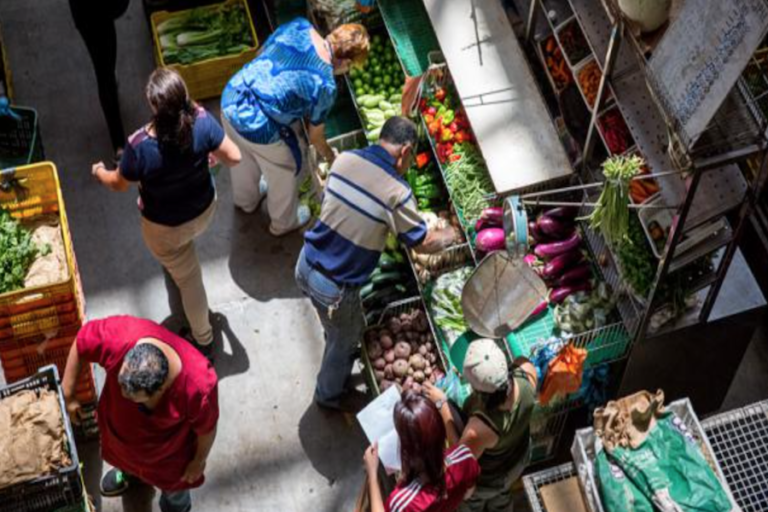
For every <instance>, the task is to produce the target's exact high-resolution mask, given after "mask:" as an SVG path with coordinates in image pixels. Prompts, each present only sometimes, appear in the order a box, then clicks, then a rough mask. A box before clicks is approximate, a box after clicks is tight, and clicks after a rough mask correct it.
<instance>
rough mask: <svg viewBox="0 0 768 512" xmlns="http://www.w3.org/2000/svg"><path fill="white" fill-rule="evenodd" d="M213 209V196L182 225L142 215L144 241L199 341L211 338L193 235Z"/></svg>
mask: <svg viewBox="0 0 768 512" xmlns="http://www.w3.org/2000/svg"><path fill="white" fill-rule="evenodd" d="M215 211H216V200H215V199H214V201H213V202H212V203H211V205H210V206H209V207H208V209H207V210H205V211H204V212H203V213H202V214H201V215H200V216H198V217H197V218H195V219H192V220H191V221H189V222H186V223H184V224H182V225H181V226H164V225H162V224H156V223H154V222H152V221H149V220H147V219H145V218H144V217H142V218H141V234H142V235H143V236H144V243H146V244H147V248H148V249H149V251H150V252H151V253H152V255H153V256H154V257H155V258H156V259H157V261H159V262H160V264H161V265H162V266H163V267H165V269H166V270H167V271H168V273H169V274H170V275H171V277H172V278H173V281H174V282H175V283H176V286H178V287H179V292H180V293H181V302H182V304H183V305H184V314H185V315H186V316H187V321H188V322H189V325H190V327H191V328H192V336H194V338H195V340H196V341H197V342H198V343H200V344H201V345H207V344H208V343H210V342H211V341H213V329H212V328H211V322H210V319H209V318H208V297H207V296H206V294H205V287H204V286H203V271H202V269H201V268H200V261H198V259H197V252H196V251H195V238H197V237H199V236H200V235H202V234H203V233H204V232H205V230H206V229H207V228H208V225H209V224H210V223H211V220H212V219H213V214H214V212H215Z"/></svg>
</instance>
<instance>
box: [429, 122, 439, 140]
mask: <svg viewBox="0 0 768 512" xmlns="http://www.w3.org/2000/svg"><path fill="white" fill-rule="evenodd" d="M427 129H428V130H429V134H430V135H431V136H432V137H436V136H437V133H438V131H439V130H440V121H438V120H434V121H432V122H431V123H429V126H427Z"/></svg>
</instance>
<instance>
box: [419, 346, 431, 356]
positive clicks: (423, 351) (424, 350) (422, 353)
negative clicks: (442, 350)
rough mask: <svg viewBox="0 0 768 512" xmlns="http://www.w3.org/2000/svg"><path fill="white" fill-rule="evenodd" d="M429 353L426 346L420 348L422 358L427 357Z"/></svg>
mask: <svg viewBox="0 0 768 512" xmlns="http://www.w3.org/2000/svg"><path fill="white" fill-rule="evenodd" d="M427 352H429V350H427V346H426V345H420V346H419V354H421V355H422V357H423V356H426V355H427Z"/></svg>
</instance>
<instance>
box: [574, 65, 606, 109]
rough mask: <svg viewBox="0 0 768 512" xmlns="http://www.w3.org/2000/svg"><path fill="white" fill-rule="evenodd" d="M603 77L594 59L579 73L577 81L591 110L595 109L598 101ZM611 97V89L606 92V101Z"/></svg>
mask: <svg viewBox="0 0 768 512" xmlns="http://www.w3.org/2000/svg"><path fill="white" fill-rule="evenodd" d="M602 77H603V73H602V72H601V71H600V67H599V66H598V65H597V62H596V61H595V60H594V59H593V60H591V61H589V62H587V63H586V64H585V65H584V67H582V68H581V69H580V70H579V72H578V73H577V81H578V83H579V88H580V89H581V92H582V94H584V99H585V100H586V101H587V105H588V106H589V108H594V107H595V100H596V99H597V91H598V89H600V79H601V78H602ZM610 96H611V91H610V89H608V90H606V92H605V99H606V100H607V99H608V98H610Z"/></svg>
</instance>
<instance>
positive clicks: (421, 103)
mask: <svg viewBox="0 0 768 512" xmlns="http://www.w3.org/2000/svg"><path fill="white" fill-rule="evenodd" d="M426 108H427V99H426V98H421V101H419V110H421V111H422V112H424V110H426Z"/></svg>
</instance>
